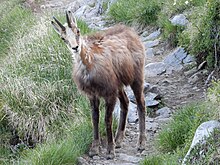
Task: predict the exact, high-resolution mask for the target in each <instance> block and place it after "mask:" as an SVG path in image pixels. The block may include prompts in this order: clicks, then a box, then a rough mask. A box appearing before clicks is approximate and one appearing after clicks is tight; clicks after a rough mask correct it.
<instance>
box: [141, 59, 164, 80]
mask: <svg viewBox="0 0 220 165" xmlns="http://www.w3.org/2000/svg"><path fill="white" fill-rule="evenodd" d="M166 67H167V65H166V64H165V63H164V62H155V63H149V64H147V65H146V66H145V77H155V76H157V75H161V74H163V73H165V72H166Z"/></svg>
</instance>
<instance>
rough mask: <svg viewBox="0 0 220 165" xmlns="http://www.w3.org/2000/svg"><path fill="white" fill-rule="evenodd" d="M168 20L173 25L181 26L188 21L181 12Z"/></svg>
mask: <svg viewBox="0 0 220 165" xmlns="http://www.w3.org/2000/svg"><path fill="white" fill-rule="evenodd" d="M170 21H171V23H172V24H173V25H181V26H186V25H187V24H188V22H189V21H188V20H187V19H186V17H185V15H183V14H179V15H176V16H174V17H173V18H172V19H171V20H170Z"/></svg>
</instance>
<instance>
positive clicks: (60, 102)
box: [0, 0, 92, 164]
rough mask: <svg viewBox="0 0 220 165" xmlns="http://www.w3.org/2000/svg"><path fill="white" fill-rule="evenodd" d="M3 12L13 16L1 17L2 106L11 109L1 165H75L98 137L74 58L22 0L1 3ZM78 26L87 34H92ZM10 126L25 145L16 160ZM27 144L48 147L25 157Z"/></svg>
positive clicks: (4, 123)
mask: <svg viewBox="0 0 220 165" xmlns="http://www.w3.org/2000/svg"><path fill="white" fill-rule="evenodd" d="M3 6H8V7H9V9H10V10H1V13H0V14H1V15H0V17H1V18H2V19H1V24H0V34H1V44H0V49H1V51H0V60H1V61H2V62H1V66H0V85H1V89H0V98H1V99H0V101H1V102H0V105H1V107H2V106H5V107H6V108H4V109H2V108H1V111H0V117H1V119H0V124H1V125H0V131H1V139H2V140H3V141H1V145H0V153H1V156H0V163H1V164H2V163H6V164H7V163H9V159H10V162H14V163H16V164H17V163H18V164H30V163H31V164H39V163H40V164H57V162H59V164H70V163H74V162H76V158H77V156H79V154H82V153H83V152H85V150H86V149H87V148H88V144H89V143H90V142H91V137H92V136H91V126H90V113H89V105H88V102H87V100H86V98H85V97H83V96H81V95H80V94H79V93H78V92H77V90H76V87H75V85H74V84H73V82H72V78H71V71H72V66H71V56H70V53H69V51H68V50H67V49H66V46H65V44H64V43H63V42H61V40H60V38H59V37H58V36H57V34H56V33H55V32H54V31H52V28H51V26H50V21H49V19H48V18H47V17H42V18H36V17H35V16H34V15H33V14H32V13H31V11H29V10H28V9H25V8H24V7H22V5H21V3H20V1H19V0H17V1H10V2H8V1H1V5H0V7H3ZM78 24H79V26H80V27H81V32H82V33H87V32H89V31H90V29H88V28H87V26H86V24H85V23H84V22H82V21H79V23H78ZM9 126H10V127H11V126H12V127H13V128H15V129H16V130H17V131H18V135H19V137H20V138H21V139H22V140H24V145H25V146H23V147H22V145H20V144H18V145H17V146H15V148H14V152H15V154H12V153H10V150H9V149H7V148H8V147H9V139H10V138H11V133H10V130H9ZM82 137H84V138H82ZM27 138H29V139H31V140H32V141H34V142H37V141H45V140H46V141H47V144H44V145H38V146H37V147H36V149H34V150H27V151H26V149H25V150H24V151H23V149H24V148H27V147H28V146H27V145H28V141H26V140H27ZM21 148H22V149H21ZM10 155H11V156H12V157H11V156H10ZM15 156H18V157H17V158H18V161H17V160H15V159H14V158H15ZM19 157H20V158H19ZM54 160H56V161H54Z"/></svg>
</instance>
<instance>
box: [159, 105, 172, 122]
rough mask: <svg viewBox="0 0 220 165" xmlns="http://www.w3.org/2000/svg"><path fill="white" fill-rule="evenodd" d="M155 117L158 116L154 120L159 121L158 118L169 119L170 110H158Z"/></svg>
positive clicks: (166, 108) (165, 108) (164, 108)
mask: <svg viewBox="0 0 220 165" xmlns="http://www.w3.org/2000/svg"><path fill="white" fill-rule="evenodd" d="M156 115H158V116H157V118H156V119H159V118H169V117H170V115H171V110H170V108H168V107H163V108H161V109H158V110H157V111H156Z"/></svg>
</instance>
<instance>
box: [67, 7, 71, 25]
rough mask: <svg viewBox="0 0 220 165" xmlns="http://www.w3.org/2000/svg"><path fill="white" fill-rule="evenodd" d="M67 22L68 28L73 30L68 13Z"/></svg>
mask: <svg viewBox="0 0 220 165" xmlns="http://www.w3.org/2000/svg"><path fill="white" fill-rule="evenodd" d="M66 21H67V24H68V26H69V27H70V28H71V23H70V19H69V16H68V12H67V11H66Z"/></svg>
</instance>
